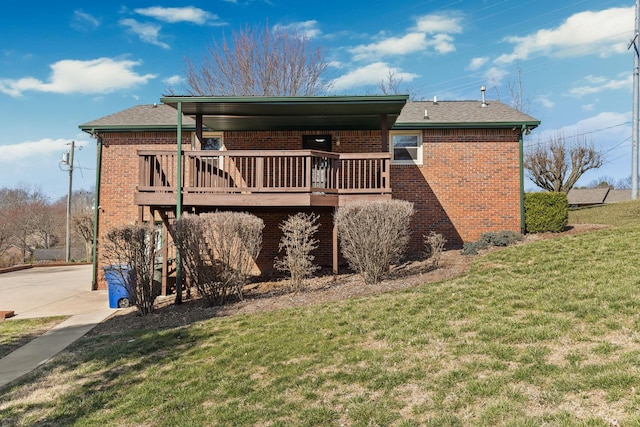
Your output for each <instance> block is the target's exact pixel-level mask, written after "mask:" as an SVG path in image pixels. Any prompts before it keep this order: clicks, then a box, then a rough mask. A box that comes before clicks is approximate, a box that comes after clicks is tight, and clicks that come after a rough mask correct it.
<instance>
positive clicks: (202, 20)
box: [134, 6, 219, 25]
mask: <svg viewBox="0 0 640 427" xmlns="http://www.w3.org/2000/svg"><path fill="white" fill-rule="evenodd" d="M134 12H135V13H137V14H139V15H143V16H148V17H150V18H155V19H157V20H159V21H163V22H168V23H170V24H175V23H177V22H190V23H192V24H197V25H204V24H207V23H210V22H212V21H214V22H215V21H218V20H219V17H218V15H215V14H213V13H211V12H207V11H206V10H202V9H200V8H198V7H194V6H188V7H160V6H153V7H145V8H139V9H135V10H134Z"/></svg>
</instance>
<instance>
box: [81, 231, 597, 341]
mask: <svg viewBox="0 0 640 427" xmlns="http://www.w3.org/2000/svg"><path fill="white" fill-rule="evenodd" d="M602 228H607V226H603V225H593V224H576V225H573V226H570V227H567V229H566V230H565V231H564V232H562V233H540V234H530V235H527V236H525V239H524V240H523V241H522V242H519V243H518V244H527V243H528V242H532V241H537V240H544V239H551V238H557V237H561V236H568V235H575V234H579V233H584V232H588V231H594V230H599V229H602ZM495 250H499V248H491V249H488V250H486V251H482V252H481V253H480V255H471V256H470V255H462V254H461V253H460V251H459V250H449V251H445V252H444V253H443V254H442V258H441V260H440V263H439V266H438V268H435V269H434V268H431V267H430V261H428V260H427V261H424V260H419V261H411V262H407V263H404V264H401V265H399V266H396V267H394V269H393V271H392V274H390V276H389V278H387V279H385V280H383V281H381V282H379V283H378V284H377V285H375V286H366V285H364V283H363V281H362V279H361V278H360V277H359V276H358V275H357V274H353V273H348V272H346V273H342V274H339V275H337V276H335V277H334V276H333V275H332V274H324V275H322V274H321V275H318V276H317V277H314V278H311V279H309V280H307V282H306V286H305V288H304V289H303V290H300V291H298V292H292V291H291V290H290V287H289V282H288V281H287V280H284V279H283V280H272V281H264V282H258V283H253V284H251V285H248V286H247V288H246V289H245V298H244V300H243V301H237V302H234V303H231V304H228V305H225V306H223V307H207V306H206V305H205V304H204V302H203V301H202V300H200V299H196V298H193V299H185V302H184V303H183V304H181V305H178V306H176V305H174V304H173V302H174V297H173V296H169V297H161V298H158V300H157V301H156V307H157V310H156V311H155V312H154V313H152V314H151V315H149V316H150V317H151V319H150V318H149V316H147V317H146V318H142V317H140V316H139V315H137V312H136V310H135V308H130V309H127V310H119V311H118V312H117V313H115V314H114V315H113V316H112V317H111V318H110V319H109V321H108V322H103V324H101V325H98V326H97V327H96V328H94V329H93V331H92V332H91V333H92V334H100V333H108V332H116V331H119V330H134V329H138V328H144V329H148V328H149V327H150V326H151V325H153V327H155V328H158V329H161V328H166V327H175V326H180V325H186V324H189V323H193V322H195V321H198V320H204V319H208V318H211V317H221V316H233V315H237V314H251V313H259V312H264V311H272V310H280V309H284V308H290V307H299V306H306V305H314V304H322V303H326V302H335V301H342V300H346V299H350V298H359V297H365V296H370V295H377V294H382V293H386V292H392V291H398V290H403V289H410V288H414V287H416V286H420V285H423V284H426V283H435V282H440V281H443V280H448V279H451V278H454V277H456V276H459V275H460V274H463V273H465V272H466V271H468V270H469V268H470V267H471V263H472V261H473V260H474V259H476V258H477V257H479V256H483V255H484V254H486V253H488V252H492V251H495Z"/></svg>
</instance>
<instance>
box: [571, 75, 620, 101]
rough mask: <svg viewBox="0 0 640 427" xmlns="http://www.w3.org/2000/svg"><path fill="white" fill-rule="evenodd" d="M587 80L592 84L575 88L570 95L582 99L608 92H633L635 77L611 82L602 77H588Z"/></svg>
mask: <svg viewBox="0 0 640 427" xmlns="http://www.w3.org/2000/svg"><path fill="white" fill-rule="evenodd" d="M585 80H586V81H587V82H588V83H590V84H588V85H584V86H579V87H574V88H573V89H571V90H570V91H569V95H571V96H575V97H578V98H580V97H583V96H586V95H592V94H594V93H599V92H604V91H608V90H619V89H624V90H631V89H632V88H633V76H631V75H630V76H627V77H623V78H621V79H619V80H615V79H614V80H609V79H607V78H605V77H600V76H587V77H585Z"/></svg>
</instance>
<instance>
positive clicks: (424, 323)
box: [0, 205, 640, 427]
mask: <svg viewBox="0 0 640 427" xmlns="http://www.w3.org/2000/svg"><path fill="white" fill-rule="evenodd" d="M638 206H640V205H636V206H635V208H637V207H638ZM607 216H608V217H611V216H612V213H611V212H607V213H606V215H605V217H607ZM629 222H630V221H629ZM639 312H640V226H630V225H625V226H622V227H619V228H611V229H606V230H600V231H596V232H591V233H587V234H581V235H573V236H566V237H560V238H556V239H552V240H541V241H537V242H534V243H529V244H526V245H518V246H514V247H510V248H507V249H503V250H499V251H495V252H492V253H489V254H487V255H484V256H481V257H478V258H477V259H476V260H475V261H474V264H473V267H472V269H471V271H470V272H469V273H467V274H465V275H463V276H460V277H458V278H456V279H453V280H448V281H445V282H440V283H436V284H429V285H425V286H422V287H420V288H417V289H413V290H410V291H404V292H398V293H391V294H384V295H379V296H375V297H368V298H361V299H352V300H347V301H343V302H340V303H332V304H325V305H320V306H308V307H304V308H296V309H290V310H281V311H275V312H269V313H261V314H254V315H238V316H234V317H228V318H213V319H210V320H206V321H202V322H198V323H195V324H192V325H189V326H183V327H177V328H168V329H164V330H151V329H148V330H138V331H135V332H128V333H123V332H118V331H117V330H114V331H113V332H111V333H108V334H102V335H99V336H92V337H86V338H85V339H83V340H81V341H79V342H78V343H77V344H76V345H74V346H73V347H72V348H71V349H70V350H69V351H67V352H65V353H64V354H62V355H61V356H59V357H57V358H55V359H54V360H53V361H52V363H49V364H48V365H46V366H45V367H43V369H41V370H39V371H38V372H36V373H34V374H32V375H30V376H28V377H27V378H25V380H24V381H23V382H22V383H20V384H17V385H15V386H13V387H11V388H8V389H4V390H0V425H77V426H85V425H102V426H104V425H131V426H133V425H146V426H176V425H185V426H186V425H188V426H197V425H220V426H249V425H260V426H341V425H345V426H377V425H380V426H386V425H393V426H467V425H473V426H496V425H500V426H540V425H549V426H603V427H604V426H609V425H611V424H610V423H611V420H612V419H617V420H618V422H619V424H620V425H621V426H632V425H635V426H638V425H640V393H639V390H640V342H639V340H640V315H639Z"/></svg>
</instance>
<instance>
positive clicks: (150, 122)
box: [80, 104, 196, 132]
mask: <svg viewBox="0 0 640 427" xmlns="http://www.w3.org/2000/svg"><path fill="white" fill-rule="evenodd" d="M177 124H178V116H177V114H176V110H175V108H172V107H170V106H168V105H164V104H144V105H136V106H135V107H131V108H127V109H126V110H122V111H119V112H117V113H114V114H110V115H108V116H105V117H101V118H99V119H96V120H92V121H90V122H87V123H84V124H82V125H80V129H82V130H84V131H91V130H95V131H102V132H105V131H106V132H108V131H122V130H129V131H133V130H175V129H176V126H177ZM195 125H196V122H195V120H193V119H192V118H191V117H188V116H183V118H182V126H183V128H185V129H186V130H193V129H195V127H196V126H195Z"/></svg>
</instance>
